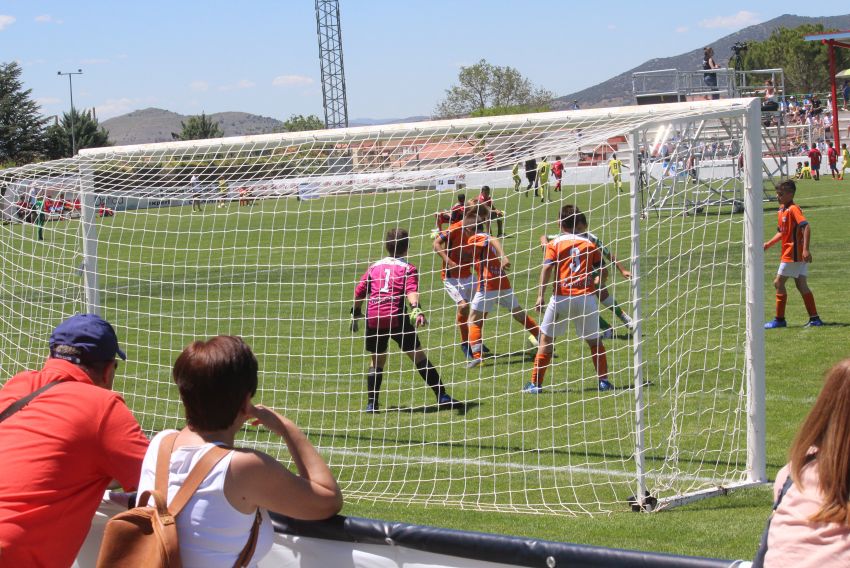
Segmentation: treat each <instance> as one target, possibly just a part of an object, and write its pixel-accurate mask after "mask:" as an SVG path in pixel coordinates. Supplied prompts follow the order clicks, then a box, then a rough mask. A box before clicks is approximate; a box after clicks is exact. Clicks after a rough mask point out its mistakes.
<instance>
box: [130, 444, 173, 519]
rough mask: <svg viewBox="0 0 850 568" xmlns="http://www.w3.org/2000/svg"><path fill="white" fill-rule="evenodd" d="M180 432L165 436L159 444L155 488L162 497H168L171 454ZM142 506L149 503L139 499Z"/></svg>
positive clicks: (154, 480) (154, 479)
mask: <svg viewBox="0 0 850 568" xmlns="http://www.w3.org/2000/svg"><path fill="white" fill-rule="evenodd" d="M179 435H180V432H174V433H173V434H169V435H168V436H165V437H164V438H163V439H162V440H161V441H160V442H159V452H158V453H157V454H156V473H155V474H154V478H153V488H154V490H155V491H158V492H159V494H160V495H163V496H166V497H167V496H168V466H169V465H170V464H171V452H172V451H174V442H175V441H177V436H179ZM137 503H139V504H140V505H142V506H145V505H146V504H147V501H143V500H141V499H139V500H138V501H137Z"/></svg>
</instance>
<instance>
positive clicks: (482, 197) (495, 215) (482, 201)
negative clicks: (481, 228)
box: [475, 185, 505, 237]
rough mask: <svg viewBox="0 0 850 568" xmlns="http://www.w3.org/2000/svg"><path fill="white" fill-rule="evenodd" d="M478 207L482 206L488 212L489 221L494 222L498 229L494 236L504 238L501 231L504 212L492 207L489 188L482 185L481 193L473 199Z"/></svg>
mask: <svg viewBox="0 0 850 568" xmlns="http://www.w3.org/2000/svg"><path fill="white" fill-rule="evenodd" d="M475 200H476V202H477V203H478V204H479V205H484V206H486V207H487V208H488V209H489V210H490V220H491V221H492V220H494V219H495V220H496V227H497V228H498V231H499V233H498V234H497V235H496V236H497V237H504V236H505V233H504V230H503V225H502V219H503V217H504V216H505V213H504V211H502V210H501V209H496V208H495V207H493V198H492V197H491V196H490V186H489V185H482V186H481V193H479V194H478V197H477V198H476V199H475Z"/></svg>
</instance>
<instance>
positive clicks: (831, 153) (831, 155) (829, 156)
mask: <svg viewBox="0 0 850 568" xmlns="http://www.w3.org/2000/svg"><path fill="white" fill-rule="evenodd" d="M827 145H828V146H829V149H828V150H827V151H826V161H827V162H829V174H830V175H831V176H832V179H838V178H840V177H841V174H840V173H839V172H838V150H836V149H835V147H834V146H833V145H832V142H827Z"/></svg>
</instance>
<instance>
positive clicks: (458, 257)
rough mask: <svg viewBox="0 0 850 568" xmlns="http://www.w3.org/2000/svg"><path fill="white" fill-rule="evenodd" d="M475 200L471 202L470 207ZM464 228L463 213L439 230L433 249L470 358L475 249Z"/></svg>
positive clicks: (465, 350) (466, 353)
mask: <svg viewBox="0 0 850 568" xmlns="http://www.w3.org/2000/svg"><path fill="white" fill-rule="evenodd" d="M473 205H474V202H472V201H470V206H473ZM466 237H467V235H465V234H464V230H463V216H462V215H461V219H460V220H458V221H456V222H454V223H452V224H451V225H449V228H448V230H446V231H440V232H439V233H438V234H437V236H436V237H435V238H434V245H433V247H434V252H435V253H436V254H437V256H439V257H440V259H441V260H442V261H443V269H442V271H441V274H440V276H441V277H442V279H443V286H444V287H445V289H446V292H447V293H448V295H449V297H450V298H451V299H452V300H453V301H454V303H455V305H456V306H457V314H456V317H455V321H456V322H457V327H458V331H459V332H460V349H461V351H463V354H464V355H465V356H466V357H467V358H468V359H471V358H472V351H470V349H469V325H468V320H469V302H470V301H472V294H473V288H474V282H473V278H472V257H473V255H472V249H471V248H469V247H468V246H466V244H465V242H466Z"/></svg>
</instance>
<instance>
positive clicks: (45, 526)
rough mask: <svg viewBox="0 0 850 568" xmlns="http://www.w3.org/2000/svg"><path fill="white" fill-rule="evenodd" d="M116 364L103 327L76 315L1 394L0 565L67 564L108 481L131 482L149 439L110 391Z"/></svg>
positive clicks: (110, 335)
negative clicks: (35, 365)
mask: <svg viewBox="0 0 850 568" xmlns="http://www.w3.org/2000/svg"><path fill="white" fill-rule="evenodd" d="M116 357H120V358H121V359H125V360H126V359H127V356H126V355H125V353H124V351H122V350H121V348H120V347H119V346H118V338H117V337H116V335H115V330H114V329H113V328H112V326H111V325H110V324H109V323H108V322H106V321H105V320H103V319H101V318H100V317H99V316H96V315H94V314H79V315H75V316H72V317H70V318H68V319H66V320H65V321H63V322H62V323H61V324H59V326H58V327H57V328H56V329H55V330H54V331H53V334H52V335H51V336H50V357H49V358H48V359H47V361H46V363H45V364H44V368H42V369H41V370H40V371H25V372H23V373H19V374H17V375H15V376H14V377H12V378H11V379H9V380H8V381H7V382H6V384H5V385H3V388H2V389H0V456H2V458H0V568H5V567H7V566H47V567H53V566H55V567H60V566H61V567H67V566H70V565H71V564H73V562H74V558H75V557H76V555H77V553H78V552H79V550H80V547H81V546H82V544H83V541H84V540H85V538H86V534H87V533H88V531H89V528H90V527H91V521H92V517H93V516H94V514H95V512H96V511H97V507H98V505H99V504H100V502H101V498H102V497H103V493H104V491H105V490H106V488H107V487H108V486H109V485H110V483H111V482H112V480H113V479H114V480H117V481H118V482H119V483H120V484H121V485H122V486H123V487H124V489H125V490H132V489H135V488H136V486H137V485H138V482H139V475H140V472H141V467H142V460H143V458H144V455H145V450H146V449H147V446H148V440H147V438H146V437H145V435H144V434H143V433H142V430H141V428H140V427H139V423H138V422H137V421H136V419H135V418H134V417H133V414H132V413H131V412H130V409H129V408H127V405H126V404H125V403H124V400H123V399H122V398H121V396H120V395H118V394H117V393H114V392H112V382H113V380H114V379H115V370H116V369H117V368H118V359H116Z"/></svg>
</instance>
